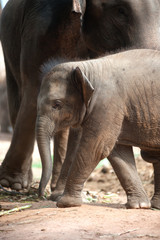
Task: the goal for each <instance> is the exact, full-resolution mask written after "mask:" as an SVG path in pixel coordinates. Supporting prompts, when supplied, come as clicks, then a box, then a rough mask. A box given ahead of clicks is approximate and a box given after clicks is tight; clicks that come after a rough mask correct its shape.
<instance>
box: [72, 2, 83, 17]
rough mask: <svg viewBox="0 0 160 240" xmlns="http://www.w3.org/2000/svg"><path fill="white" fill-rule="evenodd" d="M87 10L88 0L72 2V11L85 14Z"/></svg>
mask: <svg viewBox="0 0 160 240" xmlns="http://www.w3.org/2000/svg"><path fill="white" fill-rule="evenodd" d="M85 9H86V0H72V11H73V12H76V13H80V14H84V12H85Z"/></svg>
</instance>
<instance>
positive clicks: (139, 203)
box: [126, 196, 151, 209]
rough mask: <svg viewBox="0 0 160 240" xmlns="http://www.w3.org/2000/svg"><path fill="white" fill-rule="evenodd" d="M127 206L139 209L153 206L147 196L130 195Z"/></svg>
mask: <svg viewBox="0 0 160 240" xmlns="http://www.w3.org/2000/svg"><path fill="white" fill-rule="evenodd" d="M126 207H127V208H131V209H139V208H145V209H148V208H150V207H151V203H150V201H149V199H148V198H147V196H143V197H140V196H138V197H137V196H128V197H127V203H126Z"/></svg>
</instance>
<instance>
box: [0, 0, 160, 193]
mask: <svg viewBox="0 0 160 240" xmlns="http://www.w3.org/2000/svg"><path fill="white" fill-rule="evenodd" d="M159 5H160V0H154V1H153V0H126V1H123V0H119V1H116V0H86V1H85V0H72V1H71V0H61V1H58V0H43V1H41V0H10V1H9V2H8V4H7V5H6V7H5V8H4V10H3V13H2V24H1V28H2V31H1V35H2V36H1V38H2V46H3V50H4V56H5V63H6V71H7V86H8V100H9V109H10V116H11V122H12V125H13V127H14V133H13V138H12V142H11V145H10V148H9V150H8V152H7V154H6V157H5V159H4V161H3V163H2V165H1V168H0V183H1V184H2V185H3V186H7V187H9V186H10V187H11V188H12V189H17V190H18V189H22V188H26V187H28V186H29V184H30V182H31V178H32V174H31V155H32V151H33V145H34V139H35V133H34V132H35V131H34V129H35V118H36V104H37V95H38V92H39V88H40V84H41V82H40V78H39V68H40V66H41V64H42V63H43V62H44V61H46V60H47V59H49V58H50V57H54V58H55V59H56V58H69V59H73V58H75V57H86V56H98V55H101V54H104V53H105V52H106V51H114V50H118V49H121V48H126V47H132V48H140V47H143V48H157V49H159V48H160V36H159V25H158V23H159V20H160V8H159ZM81 20H82V34H81V33H80V28H81ZM81 36H83V39H84V42H83V40H82V39H81ZM86 47H87V49H88V51H87V49H86ZM67 134H68V131H67V130H66V132H65V133H64V132H63V133H62V132H60V133H59V134H58V135H57V136H56V137H55V144H56V147H55V164H56V163H57V165H58V164H59V163H60V162H62V161H63V159H64V158H65V151H66V138H67ZM73 135H74V134H73ZM72 138H73V137H72ZM60 165H61V164H60ZM54 169H55V170H56V169H59V168H58V166H57V167H55V168H54ZM54 176H57V173H54ZM52 182H55V179H54V178H53V179H52Z"/></svg>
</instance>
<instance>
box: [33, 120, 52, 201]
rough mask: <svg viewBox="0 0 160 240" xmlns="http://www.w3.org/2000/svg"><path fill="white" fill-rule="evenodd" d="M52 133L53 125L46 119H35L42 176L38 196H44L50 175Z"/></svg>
mask: <svg viewBox="0 0 160 240" xmlns="http://www.w3.org/2000/svg"><path fill="white" fill-rule="evenodd" d="M53 131H54V124H53V123H52V122H51V120H50V119H49V118H47V117H44V116H42V117H37V122H36V137H37V143H38V148H39V153H40V156H41V161H42V176H41V181H40V185H39V196H42V195H43V194H44V190H45V187H46V185H47V183H48V181H49V179H50V177H51V174H52V158H51V150H50V138H51V136H52V133H53Z"/></svg>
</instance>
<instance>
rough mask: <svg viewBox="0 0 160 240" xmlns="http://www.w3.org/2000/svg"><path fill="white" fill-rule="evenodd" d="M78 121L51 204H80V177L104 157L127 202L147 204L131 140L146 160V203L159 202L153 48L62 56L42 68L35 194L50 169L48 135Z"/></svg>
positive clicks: (159, 89) (159, 103)
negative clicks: (151, 186)
mask: <svg viewBox="0 0 160 240" xmlns="http://www.w3.org/2000/svg"><path fill="white" fill-rule="evenodd" d="M49 64H50V65H51V63H49ZM46 69H48V66H47V64H46ZM78 126H81V128H82V136H81V140H80V142H79V145H78V147H77V151H76V156H75V157H74V160H73V162H72V164H71V167H70V169H69V174H68V177H66V178H65V179H59V182H61V184H62V182H63V184H62V185H63V187H64V186H65V187H64V189H62V190H64V192H63V191H62V192H63V194H62V192H61V197H59V198H58V202H57V206H58V207H73V206H79V205H81V203H82V202H81V201H82V200H81V191H82V189H83V185H84V182H85V181H86V179H87V178H88V177H89V175H90V174H91V172H92V171H93V169H94V168H95V167H96V165H97V164H98V162H99V161H100V160H101V159H103V158H104V157H107V158H108V159H109V161H110V163H111V165H112V166H113V168H114V170H115V172H116V174H117V176H118V178H119V180H120V183H121V185H122V187H123V188H124V190H125V192H126V194H127V207H129V208H149V207H150V201H149V200H148V197H147V195H146V193H145V191H144V189H143V186H142V183H141V181H140V179H139V176H138V173H137V170H136V166H135V160H134V155H133V150H132V146H137V147H139V148H140V149H141V155H142V158H143V159H144V160H146V161H147V162H151V163H153V167H154V181H155V193H154V196H153V198H152V200H151V205H152V207H155V208H158V209H160V52H158V51H154V50H145V49H143V50H130V51H126V52H122V53H119V54H115V55H110V56H107V57H103V58H99V59H95V60H88V61H81V62H69V63H63V64H59V65H57V66H55V67H53V68H52V69H51V71H49V72H48V73H47V74H46V75H45V77H44V79H43V82H42V86H41V89H40V93H39V97H38V116H37V128H36V129H37V130H36V131H37V141H38V145H39V151H40V155H41V160H42V165H43V170H42V178H41V183H40V189H39V191H40V195H41V194H43V192H44V188H45V186H46V184H47V183H48V180H49V178H50V176H51V172H52V161H51V154H50V137H51V136H52V134H53V135H54V134H56V133H57V132H58V131H60V130H62V129H64V128H68V127H78ZM71 157H72V156H71ZM61 175H62V176H63V174H61ZM62 176H60V178H62ZM57 184H58V183H57ZM57 188H59V186H57Z"/></svg>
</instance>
